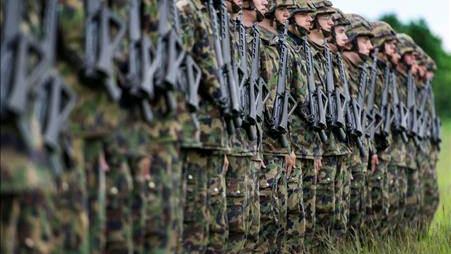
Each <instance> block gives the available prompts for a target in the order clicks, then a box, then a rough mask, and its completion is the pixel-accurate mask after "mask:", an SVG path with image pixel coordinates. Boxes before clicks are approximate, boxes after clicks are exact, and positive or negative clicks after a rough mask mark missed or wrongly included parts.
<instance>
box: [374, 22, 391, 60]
mask: <svg viewBox="0 0 451 254" xmlns="http://www.w3.org/2000/svg"><path fill="white" fill-rule="evenodd" d="M371 25H372V32H373V34H374V38H373V39H372V40H371V41H372V42H373V45H374V47H375V48H379V52H380V53H383V54H385V55H386V56H387V57H388V58H389V59H390V58H392V57H393V56H394V54H396V52H397V48H396V44H397V41H398V40H397V39H396V33H395V31H394V30H393V28H392V27H391V26H390V25H389V24H388V23H386V22H383V21H376V22H373V23H372V24H371Z"/></svg>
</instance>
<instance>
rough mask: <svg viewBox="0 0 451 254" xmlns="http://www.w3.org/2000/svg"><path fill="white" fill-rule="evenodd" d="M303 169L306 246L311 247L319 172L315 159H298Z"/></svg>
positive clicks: (297, 163) (298, 163)
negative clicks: (316, 168) (317, 171)
mask: <svg viewBox="0 0 451 254" xmlns="http://www.w3.org/2000/svg"><path fill="white" fill-rule="evenodd" d="M298 165H299V166H300V167H301V169H302V185H303V186H302V194H303V203H304V212H305V233H304V246H305V248H306V249H309V248H311V247H312V246H313V244H314V235H315V224H316V215H315V214H316V209H315V208H316V187H317V173H316V171H315V168H314V160H313V159H298V160H297V161H296V166H298Z"/></svg>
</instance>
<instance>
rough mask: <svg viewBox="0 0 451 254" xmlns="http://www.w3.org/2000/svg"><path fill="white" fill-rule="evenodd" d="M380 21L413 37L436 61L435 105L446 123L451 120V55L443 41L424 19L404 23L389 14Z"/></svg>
mask: <svg viewBox="0 0 451 254" xmlns="http://www.w3.org/2000/svg"><path fill="white" fill-rule="evenodd" d="M412 4H413V3H412ZM380 19H381V20H383V21H386V22H387V23H389V24H390V25H391V26H392V27H393V28H394V29H395V30H396V31H397V32H401V33H406V34H409V35H410V36H412V38H413V39H414V40H415V42H416V43H417V44H418V45H419V46H420V47H421V48H422V49H423V50H424V51H425V52H426V53H427V54H428V55H429V56H431V57H432V58H433V59H434V60H435V62H436V63H437V68H438V70H437V72H436V74H435V78H434V80H433V88H434V94H435V104H436V106H437V110H438V113H439V115H440V116H441V117H442V119H443V120H444V121H446V120H447V119H451V54H449V53H448V52H446V51H445V49H444V47H443V44H442V40H441V39H440V38H439V37H437V36H436V35H435V34H434V33H432V32H431V29H430V28H429V27H428V25H427V23H426V21H425V20H424V19H419V20H413V21H410V22H407V23H404V22H401V21H400V20H399V19H398V17H397V16H396V15H395V14H387V15H384V16H382V17H381V18H380ZM449 32H450V33H451V31H449Z"/></svg>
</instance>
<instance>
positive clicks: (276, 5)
mask: <svg viewBox="0 0 451 254" xmlns="http://www.w3.org/2000/svg"><path fill="white" fill-rule="evenodd" d="M294 7H295V2H294V0H274V1H273V4H272V6H271V7H270V8H269V11H268V12H267V13H266V15H265V16H266V18H268V19H271V20H273V21H275V24H276V26H278V28H280V26H281V25H282V24H285V23H286V21H287V20H288V19H289V18H290V17H291V13H292V11H293V9H294Z"/></svg>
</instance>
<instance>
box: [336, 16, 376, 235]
mask: <svg viewBox="0 0 451 254" xmlns="http://www.w3.org/2000/svg"><path fill="white" fill-rule="evenodd" d="M346 17H347V19H349V20H350V22H351V25H350V26H349V28H348V30H347V32H346V33H347V35H348V37H349V43H348V45H347V47H346V50H345V52H344V53H343V55H344V60H345V63H346V65H347V69H348V73H349V88H350V94H351V97H352V99H353V100H357V99H358V97H359V95H361V96H364V98H365V97H366V91H365V92H364V91H360V85H361V84H360V81H361V80H360V79H361V78H360V77H361V76H362V77H365V75H364V72H366V73H367V74H369V73H370V70H369V68H368V63H367V60H368V56H369V53H370V51H371V49H372V44H371V41H370V38H371V37H372V36H373V34H372V33H371V30H370V29H371V27H370V25H369V23H368V22H367V21H366V20H365V19H363V18H362V17H360V16H358V15H356V14H350V15H346ZM368 76H369V75H367V76H366V78H367V80H362V81H363V82H368ZM363 101H365V100H363ZM360 106H361V107H364V106H365V105H360ZM364 135H365V134H363V135H362V143H363V146H364V153H365V154H362V153H361V152H359V147H358V145H357V143H356V140H355V139H354V138H351V141H350V142H351V144H352V159H351V160H352V162H351V167H350V171H351V174H352V181H351V199H350V214H349V230H350V231H351V233H356V232H359V230H360V229H361V227H362V226H363V223H364V220H365V215H366V209H367V206H368V200H367V191H366V179H367V165H368V162H369V155H368V154H371V155H372V156H374V149H373V148H371V147H370V142H369V141H368V140H367V139H366V137H365V136H364ZM375 159H377V155H376V158H375ZM375 159H373V158H372V164H374V163H375V162H376V160H375ZM352 231H354V232H352Z"/></svg>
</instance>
